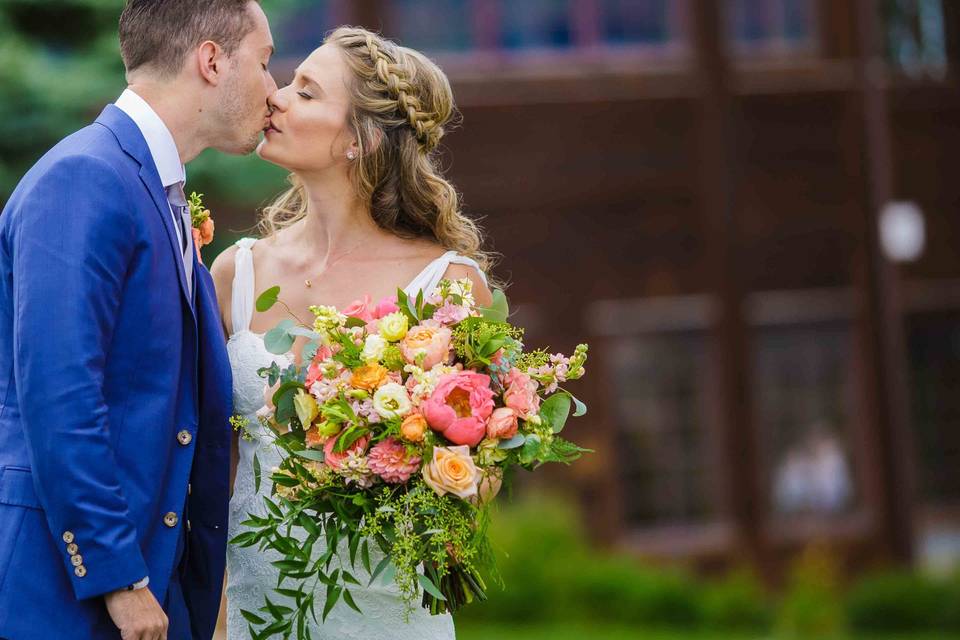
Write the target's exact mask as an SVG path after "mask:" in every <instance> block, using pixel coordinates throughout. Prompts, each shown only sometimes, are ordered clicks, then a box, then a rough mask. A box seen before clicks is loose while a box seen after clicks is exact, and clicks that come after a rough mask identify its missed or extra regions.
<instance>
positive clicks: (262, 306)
mask: <svg viewBox="0 0 960 640" xmlns="http://www.w3.org/2000/svg"><path fill="white" fill-rule="evenodd" d="M279 298H280V287H270V288H269V289H267V290H266V291H264V292H263V293H261V294H260V297H259V298H257V311H259V312H260V313H263V312H264V311H269V310H270V307H272V306H273V305H275V304H276V303H277V300H278V299H279Z"/></svg>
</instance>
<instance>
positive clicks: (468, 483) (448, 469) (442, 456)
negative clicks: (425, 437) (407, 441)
mask: <svg viewBox="0 0 960 640" xmlns="http://www.w3.org/2000/svg"><path fill="white" fill-rule="evenodd" d="M481 476H482V473H481V471H480V469H479V468H477V465H476V464H474V462H473V458H471V457H470V447H468V446H467V445H465V444H464V445H459V446H456V447H434V448H433V459H432V460H431V461H430V462H428V463H427V464H425V465H424V466H423V480H424V482H426V483H427V485H428V486H429V487H430V488H431V489H433V490H434V491H436V492H437V495H441V496H442V495H444V494H447V493H452V494H453V495H455V496H457V497H458V498H462V499H464V500H466V499H468V498H471V497H473V496H475V495H477V491H478V489H477V484H478V483H479V482H480V478H481Z"/></svg>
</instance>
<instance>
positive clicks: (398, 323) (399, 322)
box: [379, 311, 410, 342]
mask: <svg viewBox="0 0 960 640" xmlns="http://www.w3.org/2000/svg"><path fill="white" fill-rule="evenodd" d="M379 328H380V335H381V336H383V337H384V338H386V339H387V340H389V341H390V342H397V341H399V340H403V338H404V336H406V335H407V330H408V329H409V328H410V321H409V320H407V315H406V314H405V313H401V312H400V311H394V312H393V313H388V314H387V315H385V316H383V317H382V318H380V324H379Z"/></svg>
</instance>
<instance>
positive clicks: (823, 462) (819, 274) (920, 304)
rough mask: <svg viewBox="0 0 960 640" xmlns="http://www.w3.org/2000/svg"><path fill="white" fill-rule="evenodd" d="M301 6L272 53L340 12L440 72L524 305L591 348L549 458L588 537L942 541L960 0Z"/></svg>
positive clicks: (938, 554)
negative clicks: (581, 455) (579, 509)
mask: <svg viewBox="0 0 960 640" xmlns="http://www.w3.org/2000/svg"><path fill="white" fill-rule="evenodd" d="M304 6H305V7H308V8H304V9H300V10H298V11H297V12H295V13H294V14H293V17H291V18H289V19H288V20H287V21H286V22H283V23H281V24H280V26H275V29H274V31H275V36H276V37H277V39H278V42H279V43H280V46H281V51H284V50H285V51H286V54H287V55H286V56H285V57H284V58H282V59H281V61H280V64H279V68H280V69H281V72H280V74H279V75H283V71H282V70H283V69H286V70H287V72H289V70H290V69H292V64H291V62H292V61H294V60H295V59H296V58H297V57H302V55H304V54H305V53H307V52H308V51H309V50H310V49H312V47H313V46H316V44H317V43H318V42H319V39H320V36H321V35H322V33H323V31H324V30H325V29H327V28H329V27H331V26H334V25H336V24H342V23H353V24H363V25H365V26H368V27H372V28H376V29H378V30H380V31H382V32H383V33H384V34H385V35H387V36H389V37H393V38H395V39H397V40H399V41H400V42H401V43H403V44H409V45H410V46H414V47H417V48H421V49H423V50H426V51H427V52H428V53H430V54H431V55H433V57H434V58H435V59H436V60H437V61H438V62H439V63H440V64H441V65H442V66H443V67H444V68H445V69H446V70H447V72H448V73H449V75H450V77H451V80H452V82H453V85H454V91H455V94H456V96H457V99H458V103H459V106H460V109H461V111H462V114H463V123H462V126H461V127H460V128H459V129H458V130H456V131H454V132H453V133H452V134H451V135H450V136H449V138H448V142H446V144H447V148H448V158H449V173H450V175H451V176H452V178H453V179H454V181H455V182H456V184H457V185H458V187H459V188H460V190H461V191H462V192H463V194H464V197H465V202H466V206H467V210H468V212H470V213H472V214H475V215H478V216H482V217H483V224H484V226H485V228H486V230H487V231H488V232H489V235H490V237H491V238H492V244H493V248H495V249H496V250H497V251H499V252H501V253H502V254H503V259H502V262H501V263H500V266H499V268H498V275H500V277H502V278H506V279H508V280H509V281H510V282H511V286H510V289H509V294H510V297H511V299H512V301H513V304H514V307H515V309H516V310H517V313H518V321H520V322H522V323H524V324H526V325H527V326H528V327H529V332H528V336H529V337H530V341H531V342H533V343H536V344H548V345H550V346H552V347H554V348H555V349H557V350H563V351H570V350H572V348H573V346H574V345H575V344H576V342H578V341H580V340H587V341H589V342H590V343H591V360H590V363H589V372H590V373H589V375H588V376H587V378H585V379H584V381H583V382H582V383H581V384H580V386H579V389H580V391H581V392H582V394H581V395H582V396H583V399H584V400H586V401H587V402H588V404H589V405H590V414H589V418H584V419H581V420H580V424H578V425H575V426H574V427H572V429H573V430H574V435H575V437H576V438H577V439H579V440H580V441H581V442H585V443H587V444H588V445H590V446H592V447H593V448H595V449H596V450H597V453H596V454H594V455H592V456H590V457H589V458H588V459H586V460H585V461H583V462H582V463H581V464H579V465H577V466H575V467H573V468H572V469H571V470H570V471H569V472H564V473H562V474H558V475H557V476H556V477H557V478H563V479H566V480H567V481H572V482H575V485H574V486H576V488H577V490H578V492H579V494H580V495H581V496H582V497H583V501H584V505H585V506H586V508H587V509H588V510H589V511H588V513H589V514H590V522H591V530H592V531H593V532H594V533H595V535H596V536H597V538H598V540H601V541H603V542H605V543H608V544H613V545H617V546H622V547H626V548H630V549H634V550H636V551H637V552H638V553H640V554H644V555H649V556H655V557H666V558H682V559H687V560H689V559H692V560H695V561H697V562H698V563H701V564H704V565H713V564H723V563H728V562H729V561H731V560H742V559H747V560H751V561H755V562H757V563H758V565H759V566H761V567H765V568H767V569H769V570H770V572H771V574H773V575H775V574H776V573H777V568H778V567H780V566H782V562H781V561H782V559H784V558H785V557H788V556H789V555H790V554H792V553H794V552H795V551H796V550H797V549H799V548H801V547H803V546H804V545H805V544H807V543H809V542H811V541H814V540H820V539H828V540H830V541H832V542H833V543H835V544H837V545H839V546H840V547H841V548H842V549H843V550H844V552H845V557H847V558H849V559H850V561H851V562H852V563H854V564H856V565H862V564H864V563H871V562H874V561H876V560H880V559H895V560H910V559H914V558H917V559H919V560H921V561H931V562H941V559H942V558H949V557H954V558H956V557H957V556H958V555H960V549H958V547H960V542H958V540H960V162H958V161H957V158H956V155H957V151H956V150H957V149H960V92H958V82H957V64H956V63H957V52H958V48H960V47H958V45H960V6H958V5H957V3H954V2H952V1H949V0H947V1H941V0H933V1H930V0H884V1H882V2H878V1H875V0H516V1H512V2H507V1H506V0H504V1H497V0H395V1H389V0H380V1H378V0H354V1H350V2H346V1H343V0H341V1H339V2H338V1H336V0H329V1H327V2H310V3H304ZM901 201H906V202H910V203H914V204H915V205H916V207H913V206H906V207H904V206H900V207H898V208H896V210H895V211H894V214H891V216H892V219H891V221H890V224H891V227H890V233H891V234H892V235H891V238H890V240H889V241H890V242H892V243H894V245H896V242H897V239H898V238H899V239H900V240H905V241H906V242H907V244H908V245H909V244H910V239H911V238H913V240H917V239H918V233H917V232H918V230H919V228H918V227H917V225H916V222H917V221H918V218H919V220H920V221H922V224H923V228H924V229H925V242H924V243H923V247H922V251H920V253H919V255H908V256H901V259H905V261H902V262H895V261H893V260H891V259H890V258H889V257H888V256H887V253H885V249H884V247H885V246H886V245H884V244H882V243H881V238H880V233H879V231H878V230H879V220H880V212H881V211H882V210H884V207H885V206H886V205H887V204H888V203H891V202H901ZM918 210H919V212H920V214H919V216H917V211H918ZM904 211H906V212H907V213H905V214H904ZM895 214H902V215H895ZM898 223H899V224H898ZM916 245H917V243H916V242H914V253H916ZM895 248H896V246H894V247H893V248H891V249H890V250H895ZM907 253H910V250H909V247H907ZM818 483H819V484H818Z"/></svg>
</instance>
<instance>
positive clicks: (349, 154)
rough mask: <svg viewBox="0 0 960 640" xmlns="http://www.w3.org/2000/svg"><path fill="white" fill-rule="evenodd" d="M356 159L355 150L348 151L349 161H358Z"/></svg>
mask: <svg viewBox="0 0 960 640" xmlns="http://www.w3.org/2000/svg"><path fill="white" fill-rule="evenodd" d="M356 159H357V152H356V151H354V150H353V149H350V151H347V160H356Z"/></svg>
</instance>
